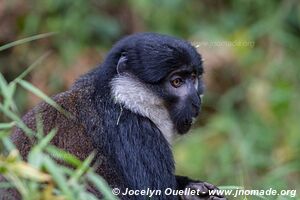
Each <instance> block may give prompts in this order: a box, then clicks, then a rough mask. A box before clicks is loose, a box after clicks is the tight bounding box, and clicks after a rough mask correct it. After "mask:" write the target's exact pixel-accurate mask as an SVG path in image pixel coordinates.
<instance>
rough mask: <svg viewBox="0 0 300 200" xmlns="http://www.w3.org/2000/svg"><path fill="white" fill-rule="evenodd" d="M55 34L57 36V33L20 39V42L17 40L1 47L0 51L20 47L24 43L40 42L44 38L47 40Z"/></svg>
mask: <svg viewBox="0 0 300 200" xmlns="http://www.w3.org/2000/svg"><path fill="white" fill-rule="evenodd" d="M55 34H57V32H50V33H43V34H39V35H34V36H32V37H27V38H23V39H20V40H17V41H14V42H11V43H8V44H5V45H3V46H1V47H0V51H3V50H5V49H9V48H11V47H14V46H17V45H20V44H24V43H27V42H30V41H34V40H39V39H42V38H47V37H50V36H52V35H55Z"/></svg>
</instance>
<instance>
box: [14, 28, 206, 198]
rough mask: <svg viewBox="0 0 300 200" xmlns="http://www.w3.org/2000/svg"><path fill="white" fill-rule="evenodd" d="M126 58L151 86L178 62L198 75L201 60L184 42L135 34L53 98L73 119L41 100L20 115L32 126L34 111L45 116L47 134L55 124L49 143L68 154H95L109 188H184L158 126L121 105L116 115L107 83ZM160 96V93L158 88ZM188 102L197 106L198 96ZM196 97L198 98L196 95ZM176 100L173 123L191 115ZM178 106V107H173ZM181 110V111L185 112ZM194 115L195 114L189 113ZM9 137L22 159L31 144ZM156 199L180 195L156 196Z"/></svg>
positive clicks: (131, 69) (19, 136)
mask: <svg viewBox="0 0 300 200" xmlns="http://www.w3.org/2000/svg"><path fill="white" fill-rule="evenodd" d="M121 56H126V59H124V60H123V61H124V62H126V64H124V65H122V66H121V69H120V70H126V71H129V72H131V73H132V74H134V75H135V76H137V77H138V78H139V79H140V80H142V81H143V82H145V83H146V84H150V85H152V86H153V87H154V88H157V87H160V84H161V82H162V80H163V79H165V77H166V76H167V75H168V74H169V73H170V72H171V71H173V70H175V69H177V68H179V67H181V66H182V65H189V66H192V67H194V68H196V69H197V71H198V72H199V73H200V74H201V73H202V71H203V69H202V65H201V64H202V63H201V58H200V56H199V54H198V53H197V52H196V50H195V49H194V48H193V47H192V46H191V45H190V44H188V43H186V42H185V41H183V40H179V39H176V38H173V37H169V36H163V35H158V34H151V33H147V34H137V35H134V36H129V37H127V38H125V39H123V40H121V41H120V42H118V43H117V44H116V45H115V46H114V48H113V49H112V50H111V51H110V53H109V54H108V56H107V58H106V60H105V61H104V63H103V64H102V65H101V67H100V66H99V67H98V68H96V69H95V70H93V71H92V72H90V73H88V74H86V75H84V76H83V77H81V78H80V79H79V80H78V81H77V82H76V83H75V84H74V85H73V87H72V88H71V89H70V90H68V91H66V92H64V93H61V94H59V95H57V96H55V97H54V100H55V101H57V102H58V103H59V104H61V105H62V106H63V107H64V108H65V109H66V110H68V111H69V112H71V113H72V114H73V116H74V118H72V119H70V118H66V117H65V116H63V115H62V114H60V113H59V112H58V111H57V110H55V109H54V108H52V107H51V106H49V105H47V104H46V103H41V104H40V105H38V106H37V107H36V108H34V109H33V110H32V111H30V112H29V113H28V114H26V115H25V116H24V118H23V120H24V122H25V123H26V124H27V125H28V126H29V127H30V128H33V129H35V113H36V112H39V113H41V114H42V115H43V120H44V129H45V132H47V131H50V130H51V129H52V128H54V127H57V128H58V133H57V135H56V136H55V137H54V139H53V141H52V143H53V144H54V145H56V146H58V147H60V148H62V149H65V150H67V151H69V152H70V153H72V154H74V155H76V156H78V157H79V158H80V159H85V158H86V157H87V156H88V155H89V154H90V153H91V152H92V151H93V150H96V152H97V159H96V161H95V162H96V163H95V164H96V165H95V166H98V168H97V173H99V174H100V175H101V176H103V177H104V178H105V179H106V180H107V181H108V183H109V184H110V185H111V186H112V187H118V188H121V189H125V188H131V189H146V188H151V189H161V190H162V191H163V190H164V189H165V188H173V189H175V188H177V187H178V188H180V189H183V188H184V187H185V186H186V185H187V184H188V183H189V182H191V180H190V179H188V178H182V177H178V178H177V180H178V181H179V182H177V181H176V177H175V175H174V170H175V169H174V160H173V155H172V152H171V149H170V146H169V143H168V142H167V140H166V139H165V138H164V136H163V135H162V134H161V132H160V130H159V129H158V128H157V127H156V126H155V124H153V122H152V121H150V120H149V119H148V118H145V117H142V116H140V115H138V114H135V113H132V112H131V111H130V110H126V109H124V110H123V112H122V115H121V117H120V120H119V123H117V121H118V117H119V116H120V112H121V109H120V105H118V104H115V103H114V101H113V98H112V97H111V88H110V85H109V82H110V81H111V80H112V78H113V77H114V76H116V74H117V68H116V66H117V64H118V62H119V59H120V57H121ZM159 93H160V95H161V96H165V98H166V99H167V97H166V96H167V95H164V94H162V93H163V91H160V92H159ZM193 98H194V99H192V100H191V102H194V101H195V103H194V104H197V106H199V104H200V102H199V101H200V100H199V99H195V98H196V97H193ZM198 98H199V97H198ZM175 102H176V101H173V102H172V101H171V99H170V101H169V104H170V105H169V109H170V114H171V115H172V114H173V116H174V117H173V119H174V121H175V123H180V122H179V121H180V119H182V118H184V119H186V118H189V117H190V116H188V117H187V116H185V115H188V114H189V113H193V112H192V111H191V109H192V108H191V107H188V105H185V106H183V107H182V108H181V111H180V112H177V113H176V108H174V107H173V105H175V104H174V103H175ZM177 110H178V108H177ZM184 110H185V111H184ZM192 115H195V113H194V114H192ZM12 139H13V141H14V143H15V144H16V146H17V148H18V149H19V150H20V152H21V154H22V156H23V157H24V158H26V157H27V154H28V151H29V149H30V148H31V146H32V145H33V144H34V140H30V139H29V138H27V137H26V136H25V134H24V133H23V132H22V131H21V130H20V129H17V130H16V131H15V133H14V134H13V135H12ZM121 198H122V199H129V198H130V199H146V197H144V196H137V197H134V196H131V197H124V196H122V197H121ZM155 198H157V199H178V197H171V196H168V197H166V196H159V197H155Z"/></svg>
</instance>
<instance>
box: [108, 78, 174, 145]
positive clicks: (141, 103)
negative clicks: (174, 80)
mask: <svg viewBox="0 0 300 200" xmlns="http://www.w3.org/2000/svg"><path fill="white" fill-rule="evenodd" d="M110 84H111V88H112V91H111V95H112V97H113V98H114V101H115V103H118V104H121V105H123V106H124V107H125V108H127V109H128V110H130V111H131V112H134V113H136V114H139V115H141V116H144V117H147V118H149V119H150V120H151V121H152V122H153V123H154V124H155V125H156V126H157V128H158V129H159V130H160V131H161V133H162V134H163V135H164V137H165V138H166V140H167V141H168V142H169V143H170V144H171V143H172V140H173V137H174V135H175V134H176V130H175V128H174V124H173V122H172V120H171V119H170V116H169V112H168V111H167V109H166V108H165V106H164V104H163V101H162V99H160V98H159V97H158V96H157V95H155V94H154V93H153V92H152V91H151V90H150V89H149V88H147V87H146V86H145V85H144V84H143V83H142V82H140V81H139V80H138V79H137V78H135V77H134V76H133V75H130V74H120V75H118V76H116V77H115V78H113V79H112V81H111V83H110Z"/></svg>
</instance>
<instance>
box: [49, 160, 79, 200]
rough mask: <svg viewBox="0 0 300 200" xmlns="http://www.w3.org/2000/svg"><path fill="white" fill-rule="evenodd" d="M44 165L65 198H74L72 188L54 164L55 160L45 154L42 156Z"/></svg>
mask: <svg viewBox="0 0 300 200" xmlns="http://www.w3.org/2000/svg"><path fill="white" fill-rule="evenodd" d="M44 166H45V168H46V169H47V171H48V172H49V173H50V174H51V175H52V178H53V180H54V181H55V183H56V184H57V186H58V187H59V188H60V189H61V190H62V192H63V194H65V195H66V197H67V199H70V200H71V199H74V198H73V195H72V192H71V191H72V190H71V189H70V188H69V187H68V185H67V179H66V177H65V175H64V173H63V172H62V171H61V169H60V168H59V167H58V166H57V165H56V164H55V162H54V161H53V160H52V159H51V158H49V157H48V156H46V157H45V158H44Z"/></svg>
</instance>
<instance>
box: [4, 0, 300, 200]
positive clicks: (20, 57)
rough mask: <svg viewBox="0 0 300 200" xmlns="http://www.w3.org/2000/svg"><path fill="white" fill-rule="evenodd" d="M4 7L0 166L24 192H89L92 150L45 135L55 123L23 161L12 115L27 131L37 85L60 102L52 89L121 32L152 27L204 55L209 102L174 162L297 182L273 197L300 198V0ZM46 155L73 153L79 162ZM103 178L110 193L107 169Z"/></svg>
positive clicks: (95, 59)
mask: <svg viewBox="0 0 300 200" xmlns="http://www.w3.org/2000/svg"><path fill="white" fill-rule="evenodd" d="M0 7H1V8H0V10H1V9H2V10H3V11H2V12H0V19H3V20H2V21H1V20H0V25H1V27H5V29H1V30H0V50H2V51H0V71H1V76H0V88H1V90H0V94H1V96H0V113H1V114H0V120H1V124H0V140H1V145H0V150H1V156H0V173H4V172H5V173H7V174H11V175H9V176H10V180H11V183H12V184H13V185H15V186H17V187H18V188H19V190H20V191H22V194H23V195H24V197H27V196H26V195H28V194H36V195H37V199H38V198H40V196H42V195H52V194H51V192H52V191H53V192H54V194H55V195H57V196H56V198H57V199H59V198H61V197H62V196H63V197H65V198H70V199H72V198H74V196H76V197H79V196H80V195H90V194H88V192H86V191H85V190H84V189H85V186H86V182H87V181H88V180H90V181H92V182H93V180H92V179H90V177H94V176H92V173H93V172H92V170H91V169H88V168H87V167H86V166H87V163H88V162H89V161H90V158H88V159H87V160H86V161H84V162H83V163H82V162H80V161H78V160H77V159H76V158H73V157H72V156H70V157H69V156H65V152H61V151H60V150H58V149H55V147H53V146H51V145H49V144H48V143H49V141H50V140H51V136H52V135H53V134H55V130H53V132H51V134H49V135H48V136H47V137H44V138H42V137H41V140H40V141H39V143H38V145H37V146H36V148H35V149H34V150H32V151H31V154H30V155H31V156H30V157H31V158H33V157H34V159H29V160H28V163H25V162H24V161H22V160H21V159H20V156H19V155H18V152H16V151H15V150H14V147H13V145H12V144H11V142H10V140H9V139H8V136H9V134H10V133H11V129H12V127H13V126H15V125H18V126H19V127H22V128H23V129H26V127H25V126H24V124H22V123H21V121H20V119H19V117H20V116H21V114H24V113H25V111H26V110H28V109H29V108H30V107H32V106H34V105H35V104H36V103H37V102H38V101H39V100H37V99H36V98H35V97H34V96H33V95H32V93H33V94H35V95H36V96H38V97H40V98H42V99H44V100H45V101H48V103H50V104H51V103H52V104H53V105H55V102H52V101H51V99H49V98H48V97H47V96H46V95H44V93H46V94H47V95H49V96H51V95H52V94H55V93H57V92H59V91H63V90H64V89H66V87H69V86H70V83H71V82H72V81H73V80H74V79H75V78H76V77H77V76H78V75H79V74H82V73H84V72H86V71H87V70H88V69H91V68H92V67H93V66H94V65H96V64H97V63H99V62H101V59H103V57H104V56H105V53H106V52H107V51H108V50H109V49H110V47H111V45H112V44H113V43H114V42H115V41H116V40H117V39H118V38H119V37H121V36H122V35H125V34H129V33H132V32H137V31H152V32H161V33H167V34H171V35H176V36H179V37H183V38H186V39H188V40H190V41H191V42H192V43H193V44H195V46H197V47H198V49H199V52H200V53H201V54H202V55H203V57H204V59H205V63H204V64H205V68H206V73H205V74H204V78H205V80H206V82H207V90H206V94H205V97H204V105H203V112H202V115H201V117H200V121H199V122H198V124H197V125H196V127H195V129H194V130H193V131H192V133H191V134H189V135H187V136H184V138H183V139H181V140H180V141H179V142H176V144H175V146H174V150H175V159H176V164H177V172H178V173H179V174H185V175H189V176H191V177H194V178H198V179H201V180H207V181H208V182H212V183H214V184H216V185H222V186H231V185H235V186H242V187H245V188H247V189H269V188H273V189H278V190H281V189H290V190H297V193H298V194H297V197H295V198H291V197H288V196H278V197H276V198H275V197H272V198H271V199H297V198H299V193H300V123H299V114H300V104H299V99H300V92H299V91H300V67H299V63H300V57H299V51H300V3H299V1H297V0H286V1H259V0H256V1H237V0H229V1H226V2H225V1H208V0H205V1H196V0H189V1H184V0H165V1H157V0H154V1H146V0H140V1H133V0H129V1H121V0H113V1H108V0H104V1H96V0H93V1H85V0H77V1H72V0H64V1H60V0H44V1H34V0H29V1H26V2H25V1H24V2H23V1H19V0H14V1H10V0H5V1H4V3H3V5H1V6H0ZM2 7H3V8H2ZM12 10H13V11H14V12H12ZM4 22H5V23H4ZM43 33H46V34H44V35H38V34H43ZM54 33H55V34H54ZM50 35H51V37H49V36H50ZM29 36H34V37H33V38H29V39H26V40H21V42H16V41H17V40H18V39H20V38H28V37H29ZM41 38H42V39H41ZM35 39H38V40H35ZM27 40H28V41H31V42H28V41H27ZM32 40H34V41H32ZM13 41H15V42H13ZM10 42H13V43H11V45H6V44H8V43H10ZM23 42H25V43H23ZM20 43H21V44H20ZM17 44H18V46H14V45H17ZM49 51H50V52H51V53H50V54H49V53H47V52H49ZM45 52H46V53H45ZM98 54H99V55H98ZM41 55H42V56H41ZM31 63H34V64H32V65H31ZM36 65H39V67H38V68H35V69H34V70H32V69H33V68H34V67H35V66H36ZM27 66H30V67H29V68H27ZM87 67H90V68H87ZM26 69H27V70H26ZM25 70H26V71H25ZM24 71H25V73H24V74H23V75H20V74H22V72H24ZM29 72H30V73H29ZM18 75H20V76H19V78H16V77H18ZM25 75H26V76H25ZM33 85H34V86H36V87H38V88H40V90H38V89H37V88H36V87H34V86H33ZM20 86H21V87H20ZM22 88H25V89H26V90H24V89H22ZM28 90H29V91H30V92H28ZM41 90H42V91H43V92H41ZM55 106H59V105H55ZM58 109H59V108H58ZM26 132H28V134H33V133H31V132H32V131H31V130H27V131H26ZM36 134H38V135H42V134H43V133H42V132H38V133H36ZM48 154H51V155H57V156H58V157H59V158H65V157H68V158H69V160H66V162H68V163H70V164H72V165H74V170H70V169H69V170H67V169H66V168H64V167H58V166H59V165H58V164H57V163H55V162H54V160H53V159H52V158H51V157H49V156H47V155H48ZM20 172H22V173H20ZM23 172H24V173H23ZM26 172H27V173H26ZM32 172H34V173H32ZM61 179H62V180H61ZM38 183H40V184H38ZM62 183H65V184H62ZM95 185H96V186H99V187H98V188H99V189H100V190H101V191H108V190H106V189H105V188H106V187H102V185H103V181H102V180H101V178H100V177H98V179H97V181H95ZM3 187H9V185H4V186H3ZM41 188H42V190H41V191H42V192H44V194H43V193H42V192H40V193H39V192H36V191H37V190H38V189H41ZM28 198H29V197H27V199H28ZM255 198H257V199H261V197H252V196H251V197H244V199H251V200H252V199H255ZM265 198H267V199H270V197H267V196H265ZM25 199H26V198H25ZM31 199H32V197H31ZM48 199H54V197H53V198H52V197H51V198H50V197H49V198H48ZM75 199H76V198H75ZM83 199H88V198H83ZM90 199H92V198H90Z"/></svg>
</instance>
